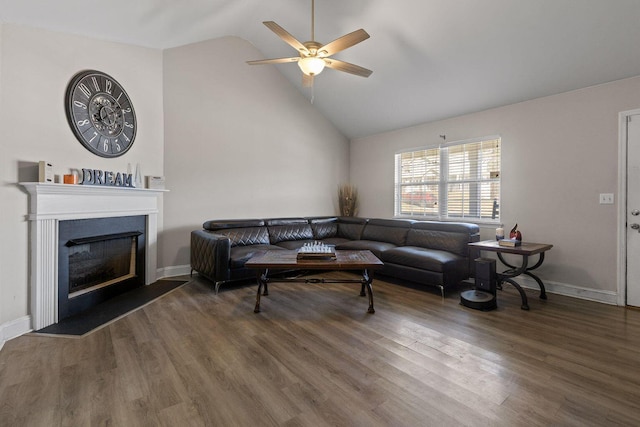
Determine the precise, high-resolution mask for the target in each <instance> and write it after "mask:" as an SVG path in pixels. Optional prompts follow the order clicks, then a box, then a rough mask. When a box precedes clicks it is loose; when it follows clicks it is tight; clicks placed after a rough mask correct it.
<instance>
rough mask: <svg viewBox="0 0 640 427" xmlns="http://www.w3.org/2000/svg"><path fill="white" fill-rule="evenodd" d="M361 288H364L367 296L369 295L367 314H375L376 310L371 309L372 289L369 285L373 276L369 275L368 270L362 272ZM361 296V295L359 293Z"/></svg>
mask: <svg viewBox="0 0 640 427" xmlns="http://www.w3.org/2000/svg"><path fill="white" fill-rule="evenodd" d="M362 279H363V282H362V288H364V287H365V286H366V288H367V295H369V308H368V309H367V313H375V312H376V310H375V309H374V308H373V287H372V286H371V283H372V282H373V276H372V275H370V274H369V270H367V269H365V270H364V271H363V272H362ZM360 295H362V293H360Z"/></svg>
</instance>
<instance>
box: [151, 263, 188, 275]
mask: <svg viewBox="0 0 640 427" xmlns="http://www.w3.org/2000/svg"><path fill="white" fill-rule="evenodd" d="M156 271H157V277H158V278H164V277H174V276H184V275H187V274H191V266H190V265H175V266H172V267H163V268H159V269H157V270H156Z"/></svg>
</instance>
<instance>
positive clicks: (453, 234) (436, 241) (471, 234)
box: [406, 221, 480, 257]
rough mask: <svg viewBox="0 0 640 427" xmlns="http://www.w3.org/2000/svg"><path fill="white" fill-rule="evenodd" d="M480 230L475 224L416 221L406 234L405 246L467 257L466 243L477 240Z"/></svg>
mask: <svg viewBox="0 0 640 427" xmlns="http://www.w3.org/2000/svg"><path fill="white" fill-rule="evenodd" d="M479 233H480V228H479V227H478V226H477V225H475V224H466V223H456V222H437V221H416V222H415V223H413V224H412V226H411V230H409V233H408V234H407V242H406V245H407V246H419V247H422V248H429V249H438V250H442V251H447V252H452V253H454V254H458V255H460V256H464V257H466V256H468V254H469V249H468V245H467V244H468V243H469V242H474V241H478V240H479V236H480V235H479Z"/></svg>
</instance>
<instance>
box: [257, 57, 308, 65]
mask: <svg viewBox="0 0 640 427" xmlns="http://www.w3.org/2000/svg"><path fill="white" fill-rule="evenodd" d="M299 60H300V57H299V56H296V57H295V58H274V59H258V60H256V61H247V64H249V65H261V64H283V63H285V62H298V61H299Z"/></svg>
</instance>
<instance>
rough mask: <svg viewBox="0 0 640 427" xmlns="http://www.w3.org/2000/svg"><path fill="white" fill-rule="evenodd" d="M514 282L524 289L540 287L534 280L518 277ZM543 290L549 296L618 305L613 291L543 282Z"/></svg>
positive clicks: (537, 288) (616, 296)
mask: <svg viewBox="0 0 640 427" xmlns="http://www.w3.org/2000/svg"><path fill="white" fill-rule="evenodd" d="M515 280H517V282H518V283H519V284H520V286H522V287H523V288H526V289H534V290H539V289H540V287H539V286H538V283H536V281H535V280H533V279H531V278H529V277H526V276H524V275H523V276H518V277H517V278H516V279H515ZM542 282H543V283H544V288H545V289H546V291H547V292H548V293H550V294H558V295H565V296H568V297H573V298H579V299H584V300H589V301H595V302H601V303H603V304H610V305H618V293H617V292H614V291H603V290H599V289H591V288H583V287H580V286H575V285H569V284H567V283H560V282H553V281H550V280H543V281H542Z"/></svg>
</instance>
